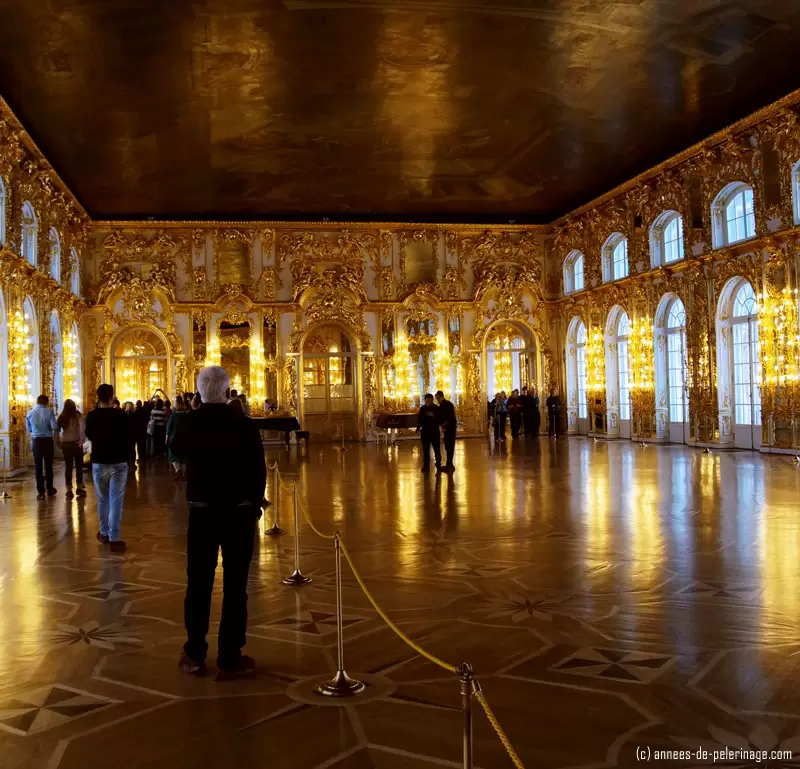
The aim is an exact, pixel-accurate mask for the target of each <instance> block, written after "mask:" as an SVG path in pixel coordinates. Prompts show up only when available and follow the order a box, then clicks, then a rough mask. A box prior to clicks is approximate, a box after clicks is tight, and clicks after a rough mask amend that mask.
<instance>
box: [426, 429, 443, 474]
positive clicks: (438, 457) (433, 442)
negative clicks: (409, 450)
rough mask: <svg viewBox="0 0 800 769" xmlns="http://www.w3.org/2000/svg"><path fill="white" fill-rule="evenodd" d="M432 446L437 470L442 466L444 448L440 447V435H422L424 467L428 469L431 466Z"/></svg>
mask: <svg viewBox="0 0 800 769" xmlns="http://www.w3.org/2000/svg"><path fill="white" fill-rule="evenodd" d="M431 446H433V458H434V460H435V462H436V469H437V470H438V469H439V468H440V467H441V466H442V447H441V446H440V445H439V434H438V433H436V434H435V435H425V433H423V434H422V467H423V468H424V469H427V468H429V467H430V466H431Z"/></svg>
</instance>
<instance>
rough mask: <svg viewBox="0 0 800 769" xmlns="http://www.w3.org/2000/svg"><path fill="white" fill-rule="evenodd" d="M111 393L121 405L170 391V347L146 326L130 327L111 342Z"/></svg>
mask: <svg viewBox="0 0 800 769" xmlns="http://www.w3.org/2000/svg"><path fill="white" fill-rule="evenodd" d="M111 372H112V384H113V385H114V392H115V393H116V395H117V397H118V398H119V400H120V401H121V402H122V403H125V402H126V401H131V402H132V403H135V402H136V401H137V400H141V401H146V400H148V399H149V398H150V397H151V396H152V395H153V393H155V392H156V391H157V390H161V391H163V392H169V391H170V389H171V387H170V379H169V377H170V366H169V348H168V345H167V343H166V341H165V339H164V338H163V337H162V336H161V335H160V334H159V333H157V332H156V331H154V330H153V329H151V328H148V327H146V326H130V327H128V328H126V329H124V330H123V331H121V332H120V333H119V334H118V335H117V336H116V338H115V339H114V340H113V341H112V343H111Z"/></svg>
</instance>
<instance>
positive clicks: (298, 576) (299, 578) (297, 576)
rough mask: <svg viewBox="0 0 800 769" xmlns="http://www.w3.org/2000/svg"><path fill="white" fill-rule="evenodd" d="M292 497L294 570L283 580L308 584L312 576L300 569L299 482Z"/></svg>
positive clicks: (294, 487)
mask: <svg viewBox="0 0 800 769" xmlns="http://www.w3.org/2000/svg"><path fill="white" fill-rule="evenodd" d="M292 497H293V499H294V571H293V572H292V573H291V574H290V575H289V576H288V577H285V578H284V580H283V584H284V585H293V586H298V585H307V584H308V583H309V582H311V577H306V576H305V575H304V574H303V573H302V572H301V571H300V522H299V517H298V515H297V510H298V503H297V484H296V483H295V484H293V485H292Z"/></svg>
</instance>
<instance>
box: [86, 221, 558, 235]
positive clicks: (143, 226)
mask: <svg viewBox="0 0 800 769" xmlns="http://www.w3.org/2000/svg"><path fill="white" fill-rule="evenodd" d="M92 226H93V227H94V228H95V229H98V230H107V229H125V230H170V229H180V230H183V229H188V228H192V229H208V230H211V229H223V228H236V229H245V228H248V229H249V228H251V227H257V228H270V229H279V230H282V231H286V230H323V231H324V230H361V231H364V230H392V231H397V230H410V229H420V230H431V231H434V232H437V231H438V232H445V231H447V230H453V231H456V232H460V233H464V232H468V233H483V232H487V231H489V232H495V231H496V232H534V233H540V234H542V235H549V234H550V232H551V225H549V224H463V223H462V224H442V223H430V222H428V223H427V224H420V223H415V222H344V221H341V222H340V221H333V220H331V221H327V222H320V221H313V222H295V221H283V220H280V221H279V220H272V219H258V220H251V221H206V220H201V221H197V220H193V219H187V220H186V221H182V220H174V221H173V220H162V219H153V220H149V219H148V220H141V219H134V220H130V221H126V220H116V219H114V220H108V219H105V220H97V221H93V222H92Z"/></svg>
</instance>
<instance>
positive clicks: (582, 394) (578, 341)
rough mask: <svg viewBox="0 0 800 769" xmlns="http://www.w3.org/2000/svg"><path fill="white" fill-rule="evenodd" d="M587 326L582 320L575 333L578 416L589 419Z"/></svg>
mask: <svg viewBox="0 0 800 769" xmlns="http://www.w3.org/2000/svg"><path fill="white" fill-rule="evenodd" d="M586 340H587V337H586V326H584V325H583V322H582V321H581V323H580V325H579V326H578V331H577V333H576V335H575V363H576V369H577V377H576V378H577V385H578V418H579V419H587V418H588V416H589V408H588V405H587V402H586Z"/></svg>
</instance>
